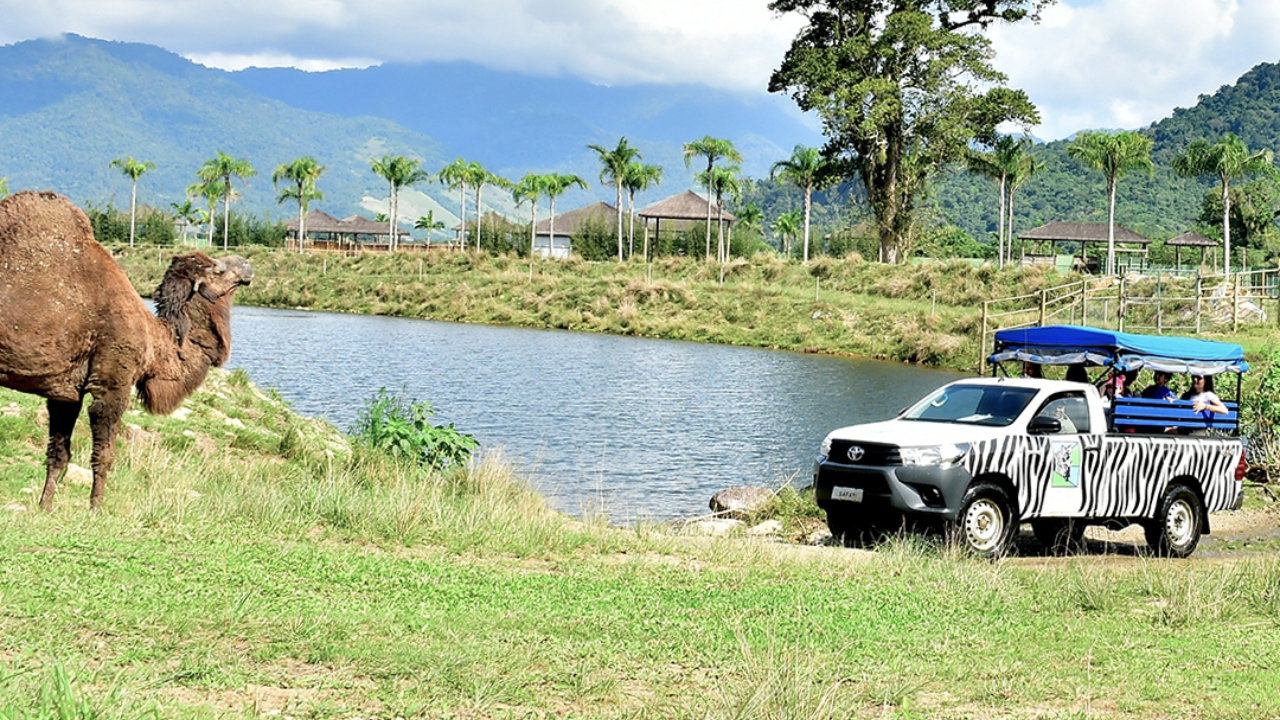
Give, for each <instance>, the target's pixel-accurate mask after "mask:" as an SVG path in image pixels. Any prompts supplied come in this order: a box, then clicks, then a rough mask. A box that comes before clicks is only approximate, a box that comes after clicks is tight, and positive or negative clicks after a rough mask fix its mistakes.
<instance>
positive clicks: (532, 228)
mask: <svg viewBox="0 0 1280 720" xmlns="http://www.w3.org/2000/svg"><path fill="white" fill-rule="evenodd" d="M537 239H538V198H537V197H534V198H533V222H531V223H530V224H529V258H530V259H533V246H534V245H536V244H537V243H536V242H535V241H536V240H537Z"/></svg>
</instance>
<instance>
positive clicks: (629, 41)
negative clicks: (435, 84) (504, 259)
mask: <svg viewBox="0 0 1280 720" xmlns="http://www.w3.org/2000/svg"><path fill="white" fill-rule="evenodd" d="M0 17H3V18H4V22H3V23H0V44H9V43H13V42H18V41H22V40H29V39H33V38H44V37H54V36H57V35H59V34H61V33H67V32H71V33H77V34H80V35H85V36H88V37H94V38H101V39H105V40H121V41H130V42H144V43H150V44H153V45H159V46H161V47H163V48H166V49H168V50H170V51H173V52H175V53H178V54H180V55H183V56H185V57H188V58H190V59H192V60H194V61H196V62H199V63H202V64H205V65H209V66H212V67H220V68H224V69H229V70H235V69H240V68H243V67H247V66H250V65H257V66H292V67H299V68H302V69H305V70H326V69H333V68H338V67H366V66H369V65H373V64H377V63H386V62H420V61H429V60H469V61H473V62H477V63H480V64H483V65H486V66H489V67H492V68H495V69H499V70H513V71H519V72H524V73H532V74H538V75H571V76H576V77H581V78H583V79H586V80H589V81H592V82H596V83H600V84H607V85H625V84H632V83H642V82H652V83H689V82H696V83H705V84H708V85H711V86H714V87H717V88H723V89H730V90H736V91H741V92H750V93H756V92H758V93H764V92H765V87H766V85H767V83H768V79H769V74H770V73H771V72H772V70H773V69H774V67H776V66H777V64H778V62H779V61H780V59H781V58H782V56H783V54H784V53H785V51H786V48H787V47H788V45H789V44H790V42H791V39H792V38H793V37H794V36H795V34H796V32H797V30H798V29H799V28H800V27H801V26H802V25H803V18H801V17H799V16H794V15H792V16H781V17H780V16H777V15H775V14H774V13H772V12H771V11H769V10H768V8H767V2H766V0H760V1H759V2H755V1H754V0H220V1H219V2H208V0H39V1H38V2H32V1H31V0H0ZM1276 27H1280V2H1276V0H1060V1H1059V3H1058V4H1056V5H1054V6H1051V7H1050V8H1048V9H1047V10H1046V11H1045V12H1044V13H1043V17H1042V20H1041V22H1039V23H1038V24H1032V23H1028V22H1024V23H1018V24H1016V25H1003V26H999V25H998V26H994V27H993V28H992V29H991V30H990V36H991V39H992V42H993V43H994V46H995V50H996V57H995V60H994V64H995V66H996V68H997V69H998V70H1000V71H1002V72H1004V73H1005V74H1006V75H1008V77H1009V84H1010V85H1011V86H1012V87H1016V88H1021V89H1023V90H1026V91H1027V93H1028V94H1029V95H1030V97H1031V99H1032V101H1033V102H1035V103H1036V105H1037V106H1038V107H1039V108H1040V111H1041V116H1042V123H1041V124H1040V125H1039V126H1038V127H1035V128H1033V129H1032V132H1033V134H1034V135H1035V136H1037V137H1039V138H1041V139H1043V140H1055V139H1059V138H1063V137H1067V136H1069V135H1071V134H1073V133H1075V132H1077V131H1080V130H1087V129H1136V128H1141V127H1145V126H1147V125H1149V124H1151V123H1152V122H1155V121H1157V120H1160V119H1161V118H1164V117H1166V116H1168V115H1169V114H1170V113H1171V112H1172V111H1173V109H1174V108H1175V107H1189V106H1191V105H1194V104H1195V102H1196V100H1197V97H1198V96H1199V95H1201V94H1211V93H1213V92H1214V91H1216V90H1217V89H1218V88H1219V87H1220V86H1222V85H1225V84H1230V83H1232V82H1234V81H1235V80H1236V79H1237V78H1238V77H1239V76H1240V75H1242V74H1243V73H1244V72H1245V71H1247V70H1248V69H1249V68H1251V67H1253V66H1254V65H1257V64H1258V63H1261V62H1280V33H1277V32H1275V31H1274V30H1273V28H1276Z"/></svg>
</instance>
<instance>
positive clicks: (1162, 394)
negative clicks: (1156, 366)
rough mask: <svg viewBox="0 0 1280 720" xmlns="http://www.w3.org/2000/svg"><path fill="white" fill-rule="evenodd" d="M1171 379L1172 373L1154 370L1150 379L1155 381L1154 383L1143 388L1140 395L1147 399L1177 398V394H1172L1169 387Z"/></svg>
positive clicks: (1170, 399)
mask: <svg viewBox="0 0 1280 720" xmlns="http://www.w3.org/2000/svg"><path fill="white" fill-rule="evenodd" d="M1171 379H1173V374H1172V373H1167V372H1164V371H1162V370H1156V371H1155V373H1154V374H1153V375H1152V381H1153V382H1155V385H1152V386H1151V387H1149V388H1147V389H1145V390H1143V391H1142V397H1144V398H1147V399H1148V400H1167V401H1169V402H1173V401H1174V400H1177V399H1178V396H1177V395H1176V394H1174V392H1173V390H1170V389H1169V381H1170V380H1171Z"/></svg>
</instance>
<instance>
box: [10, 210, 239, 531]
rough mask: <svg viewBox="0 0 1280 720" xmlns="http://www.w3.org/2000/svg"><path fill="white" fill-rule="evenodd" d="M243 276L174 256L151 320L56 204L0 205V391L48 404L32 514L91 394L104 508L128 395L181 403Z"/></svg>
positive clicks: (98, 498) (85, 227) (213, 351)
mask: <svg viewBox="0 0 1280 720" xmlns="http://www.w3.org/2000/svg"><path fill="white" fill-rule="evenodd" d="M252 276H253V269H252V268H251V267H250V266H249V263H247V262H245V261H244V259H243V258H239V257H230V258H225V259H223V260H214V259H212V258H210V257H208V256H207V255H205V254H203V253H199V252H196V253H190V254H188V255H180V256H178V257H175V258H174V259H173V262H172V264H171V265H170V266H169V270H168V271H167V272H166V273H165V276H164V279H163V280H162V281H161V283H160V287H159V288H158V289H157V290H156V295H155V298H156V315H154V316H153V315H152V314H151V313H149V312H147V308H146V305H144V304H143V302H142V298H140V297H138V294H137V293H136V292H134V290H133V286H132V285H131V284H130V283H129V279H128V278H127V277H125V274H124V272H123V271H122V270H121V269H120V267H119V265H117V264H116V262H115V260H113V259H112V258H111V255H110V253H108V252H107V251H106V249H105V248H103V247H102V246H101V245H99V244H98V242H97V241H95V240H94V238H93V229H92V228H91V227H90V225H89V219H88V218H87V217H85V214H84V213H83V212H81V211H80V209H79V208H77V207H75V206H74V205H72V204H71V202H70V201H68V200H67V199H66V198H65V197H62V196H61V195H58V194H56V193H53V192H39V193H37V192H30V191H24V192H19V193H15V194H13V195H11V196H9V197H7V198H5V199H4V200H0V386H4V387H9V388H13V389H15V390H19V391H22V392H28V393H33V394H36V395H40V396H42V397H44V398H46V400H47V402H48V407H49V447H48V453H47V463H46V477H45V486H44V492H43V493H42V494H41V496H40V505H41V507H43V508H45V509H46V510H49V509H51V508H52V507H53V493H54V490H55V488H56V487H57V481H58V479H59V478H60V477H61V475H62V473H63V470H65V468H66V465H67V462H68V461H69V459H70V457H71V430H72V428H73V427H74V426H75V421H76V417H77V416H78V415H79V414H80V408H81V405H82V404H83V402H84V397H85V395H92V396H93V402H92V403H91V404H90V406H89V423H90V428H91V430H92V432H93V491H92V494H91V495H90V505H91V506H92V507H93V508H95V509H96V508H98V507H100V506H101V504H102V496H103V493H104V491H105V490H106V478H107V473H108V472H109V471H110V469H111V463H112V460H113V457H114V448H115V436H116V432H117V431H118V429H119V426H120V418H121V416H122V415H123V414H124V411H125V408H127V407H128V404H129V390H130V388H133V387H136V388H137V390H138V394H139V397H140V398H141V400H142V402H143V404H144V405H145V406H146V408H147V410H149V411H150V412H153V413H159V414H166V413H170V412H173V411H174V410H175V409H176V408H177V407H178V406H179V405H181V404H182V400H183V399H184V398H186V397H187V396H188V395H190V394H191V393H192V392H193V391H194V390H195V389H196V388H198V387H199V386H200V383H202V382H203V381H204V378H205V375H206V374H207V373H208V371H209V367H210V366H214V365H221V364H222V363H224V362H226V360H227V357H228V356H230V354H231V299H232V296H233V294H234V293H235V290H236V288H238V287H239V286H240V285H246V284H248V283H249V280H250V279H251V278H252Z"/></svg>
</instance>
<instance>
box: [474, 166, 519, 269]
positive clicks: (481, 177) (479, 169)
mask: <svg viewBox="0 0 1280 720" xmlns="http://www.w3.org/2000/svg"><path fill="white" fill-rule="evenodd" d="M467 179H468V180H470V182H471V186H472V187H474V188H475V189H476V250H479V249H480V239H481V232H480V223H482V222H484V206H482V205H481V204H480V192H481V191H482V190H484V186H485V185H486V184H488V185H496V186H498V187H500V188H504V189H507V190H510V189H511V182H510V181H508V180H507V179H506V178H504V177H501V176H499V175H495V174H493V173H491V172H489V171H488V170H485V169H484V166H482V165H481V164H480V163H478V162H475V161H474V160H473V161H471V162H469V163H467Z"/></svg>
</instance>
